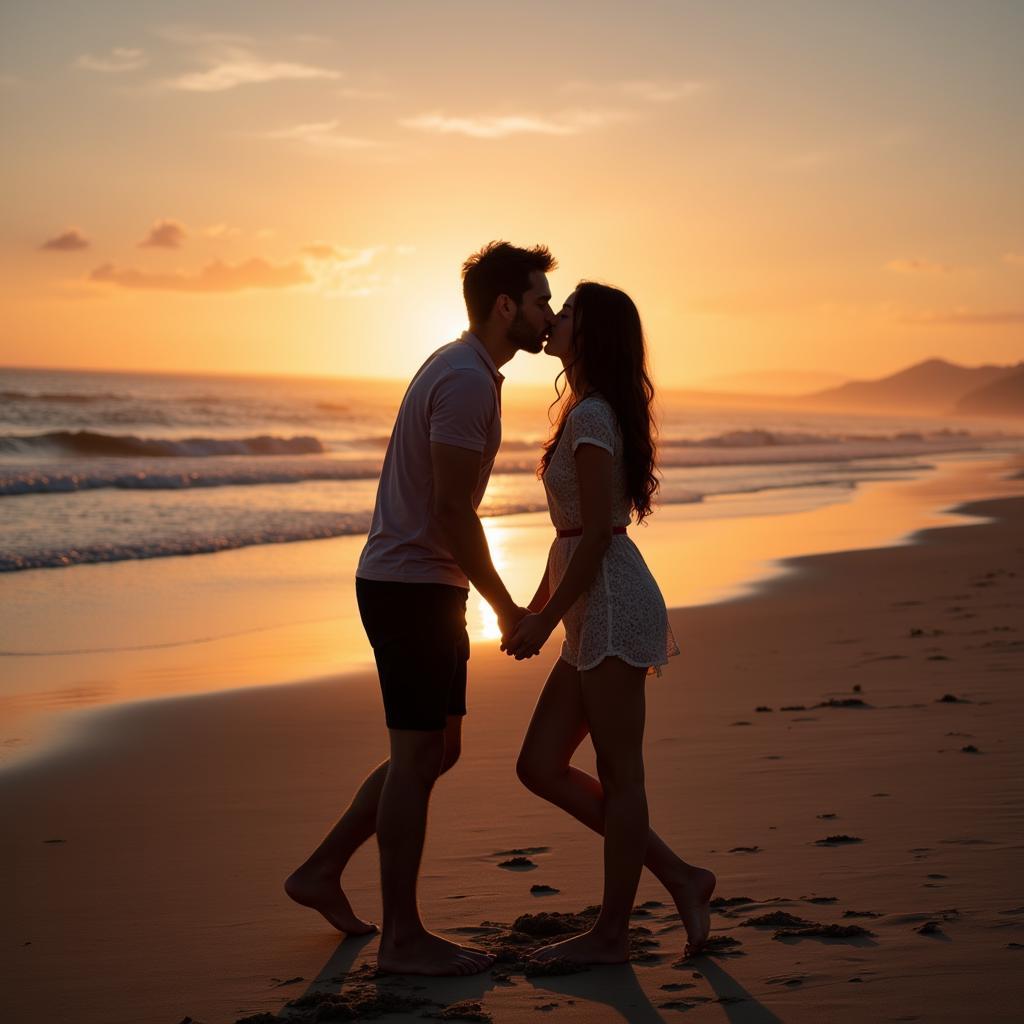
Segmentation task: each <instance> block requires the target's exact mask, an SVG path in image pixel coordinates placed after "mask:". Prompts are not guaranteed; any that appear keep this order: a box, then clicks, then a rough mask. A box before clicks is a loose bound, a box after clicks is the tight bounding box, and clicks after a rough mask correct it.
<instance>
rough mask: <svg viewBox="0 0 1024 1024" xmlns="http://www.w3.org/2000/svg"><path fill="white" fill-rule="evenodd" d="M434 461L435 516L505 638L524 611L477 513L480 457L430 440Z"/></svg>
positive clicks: (433, 509)
mask: <svg viewBox="0 0 1024 1024" xmlns="http://www.w3.org/2000/svg"><path fill="white" fill-rule="evenodd" d="M430 461H431V466H432V468H433V474H434V500H433V507H432V509H431V513H432V515H433V517H434V519H435V521H436V522H437V524H438V526H439V527H440V529H441V533H442V536H443V537H444V540H445V543H446V544H447V546H448V550H449V551H450V552H451V553H452V557H453V558H454V559H455V561H456V562H458V564H459V568H461V569H462V571H463V572H464V573H465V574H466V575H467V576H468V577H469V580H470V582H471V583H472V584H473V586H474V587H476V589H477V590H478V591H480V593H481V594H482V595H483V598H484V600H485V601H486V602H487V603H488V604H489V605H490V606H491V608H493V609H494V613H495V615H497V616H498V624H499V626H500V627H501V632H502V635H505V634H506V633H508V631H509V630H510V629H511V628H512V627H513V626H514V625H515V624H516V623H517V622H518V621H519V620H520V619H521V618H522V617H523V615H524V614H525V609H523V608H519V607H518V606H517V605H516V603H515V602H514V601H513V600H512V597H511V595H510V594H509V592H508V590H506V589H505V584H504V583H502V581H501V577H500V576H499V575H498V573H497V571H496V570H495V568H494V563H493V562H492V561H491V552H490V548H489V547H488V546H487V536H486V534H485V533H484V528H483V524H482V523H481V522H480V517H479V516H478V515H477V514H476V509H475V508H473V492H474V491H475V490H476V486H477V482H478V481H479V479H480V453H479V452H476V451H472V450H470V449H469V448H459V447H457V446H455V445H451V444H441V443H440V442H438V441H431V443H430Z"/></svg>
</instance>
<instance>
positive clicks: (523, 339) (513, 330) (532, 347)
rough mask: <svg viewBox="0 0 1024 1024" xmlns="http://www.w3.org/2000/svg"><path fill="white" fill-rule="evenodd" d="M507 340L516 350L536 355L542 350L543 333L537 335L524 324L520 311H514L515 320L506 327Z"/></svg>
mask: <svg viewBox="0 0 1024 1024" xmlns="http://www.w3.org/2000/svg"><path fill="white" fill-rule="evenodd" d="M508 340H509V341H511V342H512V344H513V345H515V347H516V348H517V349H522V350H523V351H524V352H530V353H532V354H534V355H536V354H537V353H538V352H542V351H543V350H544V332H542V333H540V334H538V333H536V332H535V331H534V329H533V328H532V327H530V325H529V324H528V323H527V322H526V317H524V316H523V314H522V310H516V315H515V319H514V320H513V321H512V323H511V324H509V327H508Z"/></svg>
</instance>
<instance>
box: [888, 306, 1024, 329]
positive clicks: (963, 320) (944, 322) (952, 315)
mask: <svg viewBox="0 0 1024 1024" xmlns="http://www.w3.org/2000/svg"><path fill="white" fill-rule="evenodd" d="M900 320H901V321H902V322H903V323H905V324H923V325H927V326H936V327H1009V326H1016V325H1017V324H1024V310H1015V309H1010V310H994V311H991V312H975V311H972V310H970V309H968V308H967V307H966V306H959V307H957V308H956V309H954V310H949V311H934V310H926V311H923V312H920V313H907V314H905V315H904V316H902V317H900Z"/></svg>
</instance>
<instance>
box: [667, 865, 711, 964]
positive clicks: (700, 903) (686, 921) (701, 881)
mask: <svg viewBox="0 0 1024 1024" xmlns="http://www.w3.org/2000/svg"><path fill="white" fill-rule="evenodd" d="M717 884H718V879H717V878H716V877H715V873H714V872H713V871H708V870H707V868H694V869H693V870H692V871H691V872H690V873H689V874H687V875H686V877H685V878H684V879H682V880H681V881H680V883H679V884H678V885H674V886H672V888H671V889H670V890H669V891H670V893H671V894H672V899H673V900H675V904H676V910H678V911H679V919H680V920H681V921H682V922H683V926H684V927H685V928H686V937H687V939H689V941H688V942H687V943H686V947H685V949H684V950H683V956H684V957H687V956H694V955H695V954H696V953H699V952H700V950H701V947H702V946H703V945H704V943H705V942H707V940H708V936H709V935H710V934H711V909H710V907H709V906H708V904H709V903H710V902H711V895H712V893H714V891H715V886H716V885H717Z"/></svg>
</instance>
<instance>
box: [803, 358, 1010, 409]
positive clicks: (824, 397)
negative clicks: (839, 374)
mask: <svg viewBox="0 0 1024 1024" xmlns="http://www.w3.org/2000/svg"><path fill="white" fill-rule="evenodd" d="M1021 365H1022V366H1024V364H1021ZM1020 369H1021V367H1019V366H1017V367H1015V366H974V367H968V366H958V365H957V364H956V363H949V362H946V360H944V359H926V360H925V361H924V362H923V363H917V364H915V365H914V366H910V367H907V369H905V370H900V371H899V373H894V374H892V375H891V376H888V377H882V378H880V379H878V380H855V381H849V382H848V383H846V384H842V385H840V386H839V387H837V388H828V389H826V390H824V391H815V392H813V393H812V394H809V395H804V396H803V397H802V401H803V402H805V403H806V404H808V405H814V406H825V407H828V408H833V409H834V408H842V409H854V408H856V409H870V410H873V411H885V412H910V413H932V414H935V415H945V414H948V413H949V412H950V411H951V410H952V409H953V408H954V407H955V406H956V405H957V403H958V402H959V401H960V400H961V399H962V398H966V396H967V395H969V394H971V393H972V392H975V391H982V390H983V389H985V388H987V387H988V386H990V385H994V384H996V383H997V382H999V381H1001V380H1002V379H1003V378H1006V377H1010V376H1012V375H1014V374H1016V373H1017V372H1018V370H1020Z"/></svg>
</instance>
